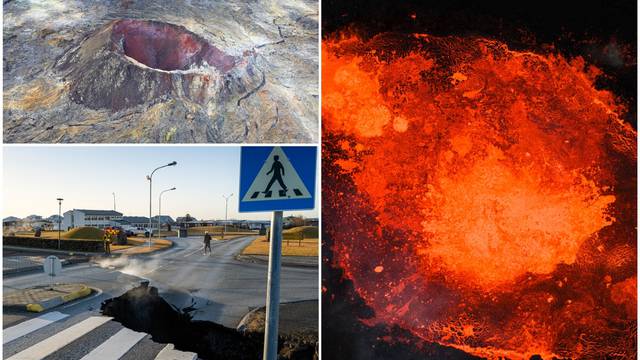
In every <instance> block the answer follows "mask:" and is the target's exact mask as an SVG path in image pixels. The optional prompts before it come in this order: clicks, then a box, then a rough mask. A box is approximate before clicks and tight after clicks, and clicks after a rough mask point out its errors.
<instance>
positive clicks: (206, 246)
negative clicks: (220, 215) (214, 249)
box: [204, 231, 211, 255]
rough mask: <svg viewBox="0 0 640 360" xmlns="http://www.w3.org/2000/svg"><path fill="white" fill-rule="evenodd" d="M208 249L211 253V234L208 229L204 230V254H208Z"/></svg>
mask: <svg viewBox="0 0 640 360" xmlns="http://www.w3.org/2000/svg"><path fill="white" fill-rule="evenodd" d="M207 249H209V255H211V235H209V232H208V231H205V232H204V254H205V255H207Z"/></svg>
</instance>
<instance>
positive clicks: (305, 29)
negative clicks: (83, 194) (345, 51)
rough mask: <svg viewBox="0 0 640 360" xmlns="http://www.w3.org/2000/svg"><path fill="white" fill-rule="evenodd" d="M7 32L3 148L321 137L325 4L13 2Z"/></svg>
mask: <svg viewBox="0 0 640 360" xmlns="http://www.w3.org/2000/svg"><path fill="white" fill-rule="evenodd" d="M178 3H179V4H178ZM3 30H4V33H3V35H4V69H3V71H4V88H3V90H4V94H3V96H4V109H3V114H4V140H5V142H44V143H46V142H89V143H98V142H107V143H116V142H273V143H282V142H315V141H317V139H318V136H319V134H318V131H319V129H318V122H317V119H318V103H317V102H318V38H317V37H318V4H317V2H313V1H281V2H276V3H269V4H262V2H244V1H237V2H229V1H226V2H219V3H217V2H214V3H210V2H205V1H202V2H197V1H191V2H185V3H182V2H175V1H153V2H152V1H148V2H145V1H141V2H140V1H136V2H131V1H107V2H102V3H99V4H96V3H95V2H91V1H68V2H67V1H65V2H57V1H53V2H52V3H51V4H50V6H47V8H46V9H44V8H41V7H40V5H37V4H35V3H31V2H10V3H8V4H6V5H5V6H4V29H3Z"/></svg>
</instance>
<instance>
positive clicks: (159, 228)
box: [158, 187, 176, 239]
mask: <svg viewBox="0 0 640 360" xmlns="http://www.w3.org/2000/svg"><path fill="white" fill-rule="evenodd" d="M175 189H176V188H175V187H172V188H171V189H167V190H163V191H161V192H160V196H158V239H159V238H160V230H161V229H162V225H161V224H160V219H161V218H162V194H164V193H166V192H167V191H173V190H175Z"/></svg>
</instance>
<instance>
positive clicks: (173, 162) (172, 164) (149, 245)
mask: <svg viewBox="0 0 640 360" xmlns="http://www.w3.org/2000/svg"><path fill="white" fill-rule="evenodd" d="M176 164H178V163H177V162H175V161H172V162H170V163H168V164H167V165H162V166H160V167H157V168H155V169H154V170H153V171H152V172H151V175H147V180H149V244H148V245H147V246H148V247H151V185H152V178H153V173H154V172H156V171H157V170H159V169H162V168H164V167H167V166H175V165H176Z"/></svg>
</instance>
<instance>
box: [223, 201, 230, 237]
mask: <svg viewBox="0 0 640 360" xmlns="http://www.w3.org/2000/svg"><path fill="white" fill-rule="evenodd" d="M232 196H233V194H229V196H224V195H222V197H223V198H224V230H223V231H222V238H223V239H224V234H225V233H226V232H227V208H228V206H227V205H229V198H230V197H232Z"/></svg>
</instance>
